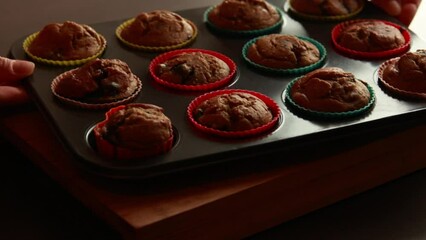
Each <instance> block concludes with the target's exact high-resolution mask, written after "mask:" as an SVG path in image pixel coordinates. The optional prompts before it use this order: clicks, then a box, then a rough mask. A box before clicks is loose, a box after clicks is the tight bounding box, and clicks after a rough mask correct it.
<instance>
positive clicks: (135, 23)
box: [116, 10, 197, 51]
mask: <svg viewBox="0 0 426 240" xmlns="http://www.w3.org/2000/svg"><path fill="white" fill-rule="evenodd" d="M116 35H117V37H118V38H119V39H120V40H121V41H122V42H123V43H125V44H126V45H128V46H130V47H133V48H137V49H141V50H151V51H167V50H171V49H176V48H181V47H184V46H186V45H188V44H190V43H191V42H192V41H194V40H195V38H196V36H197V27H196V26H195V24H194V23H193V22H192V21H190V20H188V19H186V18H183V17H182V16H180V15H178V14H177V13H174V12H171V11H167V10H156V11H152V12H143V13H141V14H139V15H138V16H136V17H135V18H133V19H130V20H128V21H126V22H124V23H123V24H121V25H120V26H119V27H118V28H117V30H116Z"/></svg>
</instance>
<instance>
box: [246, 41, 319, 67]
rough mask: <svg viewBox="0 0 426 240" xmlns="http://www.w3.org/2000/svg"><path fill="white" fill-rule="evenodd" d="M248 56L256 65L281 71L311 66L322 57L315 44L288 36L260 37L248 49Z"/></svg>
mask: <svg viewBox="0 0 426 240" xmlns="http://www.w3.org/2000/svg"><path fill="white" fill-rule="evenodd" d="M246 56H247V58H248V59H249V60H250V61H252V62H254V63H256V64H259V65H262V66H265V67H270V68H279V69H292V68H300V67H305V66H309V65H312V64H314V63H316V62H318V61H319V60H320V57H321V56H320V51H319V50H318V48H317V47H316V46H315V45H314V44H312V43H311V42H309V41H305V40H303V39H300V38H298V37H296V36H292V35H287V34H269V35H266V36H262V37H259V38H258V39H257V40H256V41H255V42H254V43H253V44H251V45H250V46H249V47H248V49H247V53H246Z"/></svg>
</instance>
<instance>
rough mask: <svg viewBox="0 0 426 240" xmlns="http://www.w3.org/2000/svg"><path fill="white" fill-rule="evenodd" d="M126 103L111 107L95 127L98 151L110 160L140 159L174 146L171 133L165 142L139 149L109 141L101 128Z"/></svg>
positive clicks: (163, 151) (135, 104)
mask: <svg viewBox="0 0 426 240" xmlns="http://www.w3.org/2000/svg"><path fill="white" fill-rule="evenodd" d="M132 105H133V106H138V105H141V106H143V105H144V104H141V103H139V104H138V103H134V104H132ZM125 107H126V105H120V106H118V107H115V108H111V109H110V110H109V111H108V112H106V114H105V120H103V121H102V122H99V123H98V124H96V126H95V127H94V128H93V133H94V135H95V141H96V148H97V152H98V153H99V154H100V155H101V156H102V157H104V158H106V159H109V160H130V159H138V158H147V157H151V156H155V155H159V154H162V153H165V152H167V151H169V150H170V149H171V148H172V147H173V140H174V135H173V134H171V137H170V138H169V139H168V140H167V141H166V142H164V143H163V144H159V145H151V146H147V147H146V148H138V149H131V148H124V147H120V146H116V145H114V144H112V143H110V142H109V141H107V140H105V139H104V138H103V137H102V135H101V133H100V132H101V129H102V128H103V127H104V126H105V124H106V123H107V121H108V119H109V117H110V116H111V115H113V114H114V113H115V112H117V111H119V110H121V109H123V108H125Z"/></svg>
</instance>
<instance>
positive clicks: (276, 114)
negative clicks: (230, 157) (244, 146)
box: [187, 89, 281, 138]
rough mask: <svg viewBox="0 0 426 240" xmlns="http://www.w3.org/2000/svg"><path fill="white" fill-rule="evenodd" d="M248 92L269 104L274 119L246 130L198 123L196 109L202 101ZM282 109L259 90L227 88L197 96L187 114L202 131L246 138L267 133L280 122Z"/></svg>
mask: <svg viewBox="0 0 426 240" xmlns="http://www.w3.org/2000/svg"><path fill="white" fill-rule="evenodd" d="M238 92H242V93H248V94H251V95H253V96H255V97H258V98H259V99H260V100H262V101H263V102H264V103H265V104H266V106H268V108H269V110H270V111H271V113H272V120H271V121H270V122H268V123H266V124H264V125H262V126H260V127H257V128H254V129H249V130H245V131H221V130H217V129H214V128H209V127H206V126H203V125H201V124H200V123H198V122H197V121H196V120H195V118H194V111H195V109H196V108H197V106H198V105H200V104H201V103H202V102H204V101H205V100H207V99H210V98H212V97H215V96H218V95H223V94H230V93H238ZM280 114H281V110H280V108H279V106H278V104H277V103H276V102H275V101H274V100H273V99H271V98H269V97H268V96H266V95H263V94H261V93H258V92H254V91H250V90H244V89H225V90H217V91H214V92H209V93H206V94H203V95H201V96H199V97H197V98H195V99H194V100H193V101H192V102H191V103H190V104H189V106H188V108H187V116H188V119H189V121H190V123H191V124H192V125H193V126H194V127H195V129H197V130H198V131H200V132H203V133H206V134H209V135H214V136H219V137H225V138H245V137H251V136H255V135H260V134H262V133H265V132H267V131H269V130H270V129H272V128H273V127H274V126H275V125H276V124H277V122H278V119H279V117H280Z"/></svg>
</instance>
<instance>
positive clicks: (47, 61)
mask: <svg viewBox="0 0 426 240" xmlns="http://www.w3.org/2000/svg"><path fill="white" fill-rule="evenodd" d="M38 34H39V32H36V33H33V34H31V35H29V36H28V37H27V38H26V39H25V40H24V42H23V44H22V47H23V49H24V52H25V53H26V54H27V56H29V57H30V58H31V59H33V60H34V61H36V62H39V63H43V64H47V65H53V66H61V67H70V66H78V65H82V64H84V63H86V62H89V61H91V60H93V59H95V58H98V57H100V56H101V55H102V54H103V53H104V51H105V49H106V45H107V42H106V40H105V37H104V36H102V35H100V34H98V36H99V37H100V39H101V49H100V50H99V51H98V52H97V53H96V54H95V55H93V56H90V57H88V58H83V59H75V60H63V61H60V60H52V59H46V58H41V57H37V56H35V55H34V54H32V53H31V52H30V51H29V47H30V45H31V43H32V42H33V41H34V39H35V38H36V37H37V35H38Z"/></svg>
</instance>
